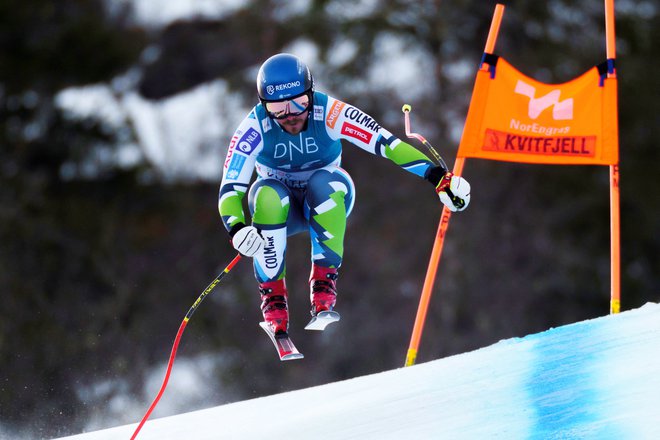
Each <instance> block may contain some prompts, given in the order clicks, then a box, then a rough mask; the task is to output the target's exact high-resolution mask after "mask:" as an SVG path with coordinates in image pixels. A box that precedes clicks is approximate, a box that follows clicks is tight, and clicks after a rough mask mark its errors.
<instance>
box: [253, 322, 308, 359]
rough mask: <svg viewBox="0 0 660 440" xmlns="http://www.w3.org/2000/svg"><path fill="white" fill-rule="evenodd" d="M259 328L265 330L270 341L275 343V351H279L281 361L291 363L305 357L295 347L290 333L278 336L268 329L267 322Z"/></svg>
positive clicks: (261, 323)
mask: <svg viewBox="0 0 660 440" xmlns="http://www.w3.org/2000/svg"><path fill="white" fill-rule="evenodd" d="M259 326H261V328H262V329H264V331H265V332H266V334H267V335H268V337H269V338H270V340H271V341H273V345H275V349H276V350H277V354H278V355H279V356H280V360H281V361H291V360H294V359H302V358H304V357H305V356H303V354H302V353H300V352H299V351H298V349H297V348H296V346H295V345H293V341H292V340H291V338H290V337H289V334H288V333H280V334H277V335H276V334H274V333H273V332H272V331H271V330H270V328H268V324H266V323H265V322H260V323H259Z"/></svg>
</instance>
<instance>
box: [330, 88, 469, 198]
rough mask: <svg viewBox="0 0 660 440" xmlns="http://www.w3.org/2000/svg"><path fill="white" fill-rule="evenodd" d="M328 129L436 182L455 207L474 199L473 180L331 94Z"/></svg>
mask: <svg viewBox="0 0 660 440" xmlns="http://www.w3.org/2000/svg"><path fill="white" fill-rule="evenodd" d="M328 109H329V110H328V114H327V116H326V129H327V130H328V133H329V134H330V136H332V137H335V138H339V139H344V140H347V141H349V142H350V143H352V144H354V145H356V146H358V147H360V148H362V149H363V150H365V151H368V152H370V153H372V154H376V155H379V156H384V157H386V158H388V159H390V160H391V161H392V162H394V163H395V164H397V165H399V166H400V167H401V168H403V169H404V170H406V171H408V172H411V173H413V174H416V175H418V176H420V177H423V178H424V179H426V180H428V181H429V182H431V184H433V186H434V187H435V189H436V193H437V194H438V196H439V197H440V201H441V202H442V203H443V204H445V205H446V206H447V207H448V208H449V209H450V210H452V211H462V210H463V209H465V208H466V207H467V205H468V204H469V203H470V184H469V183H468V182H467V181H466V180H465V179H463V178H462V177H460V176H454V175H453V174H452V173H450V172H449V171H448V170H447V169H446V168H445V167H444V166H443V165H442V164H436V163H435V162H434V161H433V160H431V158H429V157H428V156H427V155H425V154H424V153H422V152H421V151H420V150H418V149H417V148H415V147H414V146H412V145H410V144H409V143H407V142H404V141H402V140H401V139H399V138H397V137H396V136H394V135H393V134H392V133H390V132H389V131H388V130H386V129H385V128H383V127H381V126H380V124H378V123H377V122H376V121H375V120H374V119H373V118H372V117H371V116H369V115H367V114H366V113H364V112H363V111H362V110H360V109H358V108H357V107H354V106H351V105H349V104H346V103H343V102H341V101H338V100H336V99H334V98H331V97H329V98H328Z"/></svg>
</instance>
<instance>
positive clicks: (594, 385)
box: [65, 303, 660, 440]
mask: <svg viewBox="0 0 660 440" xmlns="http://www.w3.org/2000/svg"><path fill="white" fill-rule="evenodd" d="M173 374H176V365H175V368H174V373H173ZM175 398H176V396H173V395H168V393H167V391H166V392H165V395H164V396H163V399H175ZM145 410H146V408H145ZM141 417H142V414H136V415H135V418H136V422H137V421H139V419H140V418H141ZM136 426H137V424H133V425H125V426H120V427H116V428H112V429H107V430H102V431H96V432H91V433H87V434H81V435H76V436H72V437H65V438H66V439H69V440H74V439H75V440H110V439H113V440H114V439H129V438H130V436H131V435H132V433H133V431H134V429H135V427H136ZM258 438H281V439H287V440H295V439H300V440H302V439H310V438H314V439H315V440H316V439H431V438H433V439H506V440H510V439H597V440H607V439H612V440H615V439H616V440H622V439H634V440H645V439H648V440H651V439H660V305H659V304H651V303H649V304H646V305H645V306H644V307H641V308H639V309H636V310H632V311H627V312H624V313H620V314H618V315H610V316H605V317H602V318H598V319H594V320H589V321H584V322H579V323H576V324H572V325H567V326H563V327H559V328H555V329H550V330H548V331H545V332H543V333H538V334H535V335H530V336H527V337H524V338H514V339H509V340H505V341H500V342H498V343H497V344H494V345H492V346H490V347H486V348H482V349H480V350H476V351H473V352H470V353H466V354H462V355H457V356H452V357H449V358H445V359H440V360H437V361H433V362H428V363H425V364H420V365H416V366H414V367H409V368H401V369H398V370H393V371H386V372H383V373H379V374H374V375H370V376H365V377H360V378H356V379H351V380H347V381H343V382H337V383H331V384H327V385H323V386H318V387H314V388H308V389H304V390H300V391H293V392H288V393H282V394H278V395H273V396H268V397H262V398H259V399H253V400H247V401H243V402H238V403H233V404H229V405H224V406H219V407H216V408H210V409H206V410H201V411H195V412H190V413H187V414H181V415H178V416H172V417H164V418H160V419H154V420H150V421H148V422H147V424H146V425H145V426H144V427H143V429H142V431H141V433H140V435H139V436H138V439H143V440H147V439H159V440H166V439H258Z"/></svg>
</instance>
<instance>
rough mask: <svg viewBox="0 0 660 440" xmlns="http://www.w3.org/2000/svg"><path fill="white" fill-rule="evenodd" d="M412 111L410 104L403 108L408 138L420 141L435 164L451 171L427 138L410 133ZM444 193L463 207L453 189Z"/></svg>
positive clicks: (458, 205)
mask: <svg viewBox="0 0 660 440" xmlns="http://www.w3.org/2000/svg"><path fill="white" fill-rule="evenodd" d="M411 110H412V107H411V106H410V104H404V105H403V107H402V108H401V111H402V112H403V117H404V122H405V126H406V136H408V137H409V138H415V139H417V140H419V141H420V142H421V143H422V144H424V146H425V147H426V148H427V149H428V150H429V153H431V156H433V159H434V160H435V164H436V165H440V166H442V167H443V168H444V169H445V170H449V168H447V164H446V163H445V161H444V160H443V159H442V156H440V154H438V152H437V151H436V149H435V148H433V145H431V143H430V142H429V141H427V140H426V138H424V136H422V135H421V134H419V133H412V132H411V131H410V111H411ZM444 191H445V192H446V193H447V195H448V196H449V198H450V199H451V201H452V202H453V203H454V205H456V206H457V207H459V208H462V207H463V205H464V204H465V202H464V201H463V200H461V199H460V198H458V197H456V196H455V195H454V193H453V192H452V191H451V189H449V188H446V189H445V190H444Z"/></svg>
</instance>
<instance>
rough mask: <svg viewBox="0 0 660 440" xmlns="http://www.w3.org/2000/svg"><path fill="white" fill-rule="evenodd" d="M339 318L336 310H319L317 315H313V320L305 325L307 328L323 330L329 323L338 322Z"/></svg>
mask: <svg viewBox="0 0 660 440" xmlns="http://www.w3.org/2000/svg"><path fill="white" fill-rule="evenodd" d="M339 319H340V316H339V313H337V312H335V311H331V310H326V311H324V312H319V313H317V314H316V316H314V317H312V320H311V321H309V324H307V326H305V330H318V331H323V330H325V328H326V327H327V326H328V325H329V324H332V323H333V322H337V321H339Z"/></svg>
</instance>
